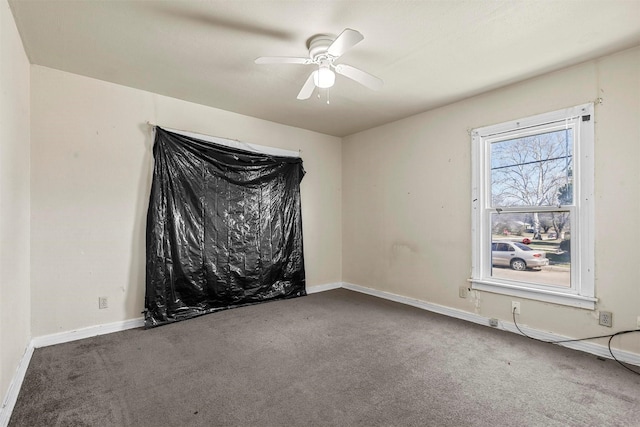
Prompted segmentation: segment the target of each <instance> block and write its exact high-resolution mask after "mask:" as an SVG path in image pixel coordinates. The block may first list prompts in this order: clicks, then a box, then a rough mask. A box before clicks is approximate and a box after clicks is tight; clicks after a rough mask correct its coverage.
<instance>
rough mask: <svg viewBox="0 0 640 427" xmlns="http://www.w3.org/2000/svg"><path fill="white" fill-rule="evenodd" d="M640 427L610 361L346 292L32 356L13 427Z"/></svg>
mask: <svg viewBox="0 0 640 427" xmlns="http://www.w3.org/2000/svg"><path fill="white" fill-rule="evenodd" d="M85 425H86V426H218V425H225V426H226V425H229V426H230V425H237V426H250V425H256V426H321V425H334V426H391V425H398V426H513V425H523V426H640V376H637V375H633V374H631V373H630V372H628V371H626V370H624V368H622V367H620V366H618V365H617V364H616V363H615V362H613V361H610V360H606V361H604V360H599V359H597V358H596V357H595V356H592V355H588V354H583V353H580V352H577V351H573V350H569V349H566V348H562V347H558V346H553V345H550V344H543V343H538V342H534V341H531V340H528V339H526V338H524V337H520V336H517V335H515V334H511V333H508V332H503V331H499V330H496V329H491V328H489V327H485V326H480V325H475V324H471V323H467V322H464V321H461V320H457V319H451V318H447V317H445V316H440V315H437V314H432V313H429V312H425V311H423V310H419V309H416V308H412V307H407V306H403V305H401V304H397V303H393V302H389V301H385V300H381V299H377V298H374V297H370V296H367V295H362V294H358V293H355V292H351V291H347V290H342V289H341V290H334V291H329V292H323V293H320V294H313V295H310V296H307V297H303V298H297V299H292V300H286V301H276V302H270V303H266V304H261V305H256V306H251V307H244V308H238V309H234V310H229V311H224V312H220V313H215V314H210V315H207V316H202V317H199V318H196V319H192V320H188V321H185V322H181V323H177V324H172V325H167V326H162V327H159V328H155V329H151V330H147V331H145V330H142V329H133V330H128V331H124V332H119V333H115V334H110V335H103V336H99V337H95V338H90V339H85V340H81V341H75V342H71V343H66V344H60V345H56V346H51V347H46V348H41V349H37V350H36V351H35V353H34V354H33V358H32V360H31V364H30V366H29V369H28V371H27V374H26V377H25V381H24V383H23V386H22V390H21V392H20V395H19V397H18V401H17V404H16V406H15V409H14V412H13V415H12V418H11V421H10V426H85Z"/></svg>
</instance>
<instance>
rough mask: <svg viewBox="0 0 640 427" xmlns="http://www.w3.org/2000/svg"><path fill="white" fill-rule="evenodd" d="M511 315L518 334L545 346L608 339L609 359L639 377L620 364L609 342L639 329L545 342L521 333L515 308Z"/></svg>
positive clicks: (638, 373) (634, 371)
mask: <svg viewBox="0 0 640 427" xmlns="http://www.w3.org/2000/svg"><path fill="white" fill-rule="evenodd" d="M511 314H512V315H513V324H514V325H516V329H517V330H518V332H520V333H521V334H522V335H523V336H525V337H527V338H529V339H532V340H534V341H540V342H544V343H547V344H560V343H564V342H575V341H587V340H593V339H597V338H609V342H608V343H607V348H608V349H609V354H611V357H612V358H613V360H615V361H616V362H618V363H619V364H620V366H622V367H623V368H625V369H626V370H628V371H631V372H633V373H634V374H636V375H640V372H638V371H636V370H634V369H631V368H630V367H628V366H627V365H625V364H624V363H622V362H621V361H620V360H618V359H617V358H616V356H615V354H613V351H612V350H611V340H612V339H613V337H616V336H618V335H624V334H630V333H632V332H640V329H630V330H628V331H620V332H616V333H613V334H608V335H599V336H596V337H586V338H576V339H570V340H558V341H547V340H541V339H539V338H534V337H530V336H529V335H527V334H525V333H524V332H522V329H520V326H518V322H516V308H515V307H514V308H513V312H512V313H511Z"/></svg>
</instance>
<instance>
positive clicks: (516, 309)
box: [511, 301, 520, 314]
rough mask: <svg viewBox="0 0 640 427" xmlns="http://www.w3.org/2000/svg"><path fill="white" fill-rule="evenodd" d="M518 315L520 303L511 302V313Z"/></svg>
mask: <svg viewBox="0 0 640 427" xmlns="http://www.w3.org/2000/svg"><path fill="white" fill-rule="evenodd" d="M514 310H515V314H520V301H511V313H513V312H514Z"/></svg>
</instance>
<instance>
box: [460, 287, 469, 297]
mask: <svg viewBox="0 0 640 427" xmlns="http://www.w3.org/2000/svg"><path fill="white" fill-rule="evenodd" d="M468 295H469V289H468V288H467V287H466V286H460V288H459V289H458V296H460V298H466V297H467V296H468Z"/></svg>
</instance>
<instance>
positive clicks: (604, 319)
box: [598, 311, 613, 328]
mask: <svg viewBox="0 0 640 427" xmlns="http://www.w3.org/2000/svg"><path fill="white" fill-rule="evenodd" d="M598 323H599V324H600V325H602V326H607V327H609V328H610V327H612V326H613V313H611V312H610V311H601V312H600V317H599V321H598Z"/></svg>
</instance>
